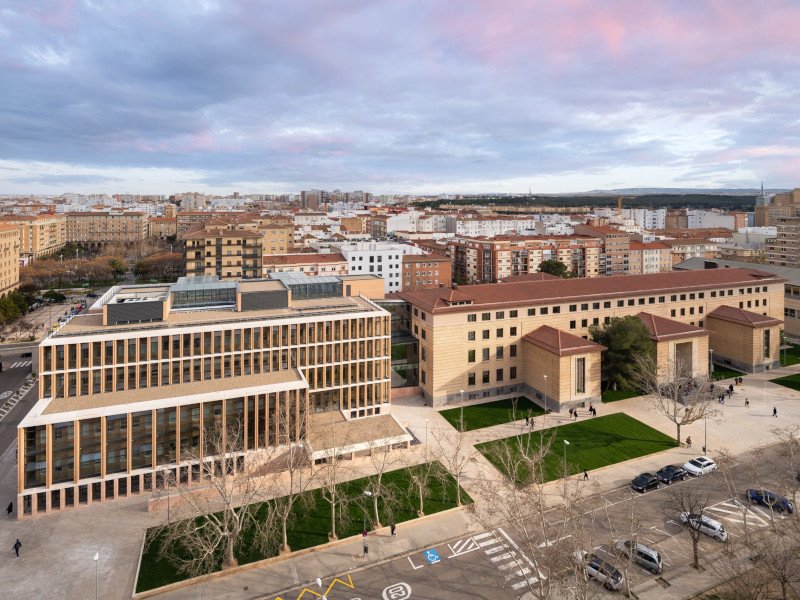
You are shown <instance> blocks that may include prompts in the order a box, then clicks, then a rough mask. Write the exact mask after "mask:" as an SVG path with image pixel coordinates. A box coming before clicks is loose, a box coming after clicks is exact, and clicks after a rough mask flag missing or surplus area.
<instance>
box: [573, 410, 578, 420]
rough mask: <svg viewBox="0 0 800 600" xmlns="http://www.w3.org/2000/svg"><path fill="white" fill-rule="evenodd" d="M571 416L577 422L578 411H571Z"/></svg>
mask: <svg viewBox="0 0 800 600" xmlns="http://www.w3.org/2000/svg"><path fill="white" fill-rule="evenodd" d="M572 416H574V417H575V420H576V421H577V420H578V409H577V408H576V409H575V410H573V411H572Z"/></svg>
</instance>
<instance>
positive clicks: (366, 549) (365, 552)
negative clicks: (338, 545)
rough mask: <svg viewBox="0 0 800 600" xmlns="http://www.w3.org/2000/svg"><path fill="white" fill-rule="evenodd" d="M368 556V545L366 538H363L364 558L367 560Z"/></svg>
mask: <svg viewBox="0 0 800 600" xmlns="http://www.w3.org/2000/svg"><path fill="white" fill-rule="evenodd" d="M368 555H369V544H367V538H364V558H367V556H368Z"/></svg>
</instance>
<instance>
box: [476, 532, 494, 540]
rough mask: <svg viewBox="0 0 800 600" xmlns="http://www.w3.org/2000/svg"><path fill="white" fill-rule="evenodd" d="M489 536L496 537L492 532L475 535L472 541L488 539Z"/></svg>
mask: <svg viewBox="0 0 800 600" xmlns="http://www.w3.org/2000/svg"><path fill="white" fill-rule="evenodd" d="M489 536H494V534H493V533H492V532H491V531H485V532H483V533H479V534H478V535H473V536H472V539H473V540H476V541H477V540H482V539H484V538H487V537H489Z"/></svg>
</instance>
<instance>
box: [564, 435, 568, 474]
mask: <svg viewBox="0 0 800 600" xmlns="http://www.w3.org/2000/svg"><path fill="white" fill-rule="evenodd" d="M567 446H569V440H564V475H565V476H566V474H567Z"/></svg>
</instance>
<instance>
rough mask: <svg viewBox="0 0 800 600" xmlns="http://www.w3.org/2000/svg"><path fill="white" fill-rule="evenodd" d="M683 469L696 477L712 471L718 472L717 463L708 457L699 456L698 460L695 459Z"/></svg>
mask: <svg viewBox="0 0 800 600" xmlns="http://www.w3.org/2000/svg"><path fill="white" fill-rule="evenodd" d="M683 468H684V469H686V472H687V473H689V475H694V476H695V477H697V476H699V475H705V474H706V473H711V471H716V470H717V463H715V462H714V461H713V460H711V459H710V458H708V457H707V456H698V457H697V458H693V459H692V460H690V461H689V462H687V463H686V464H685V465H683Z"/></svg>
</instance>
